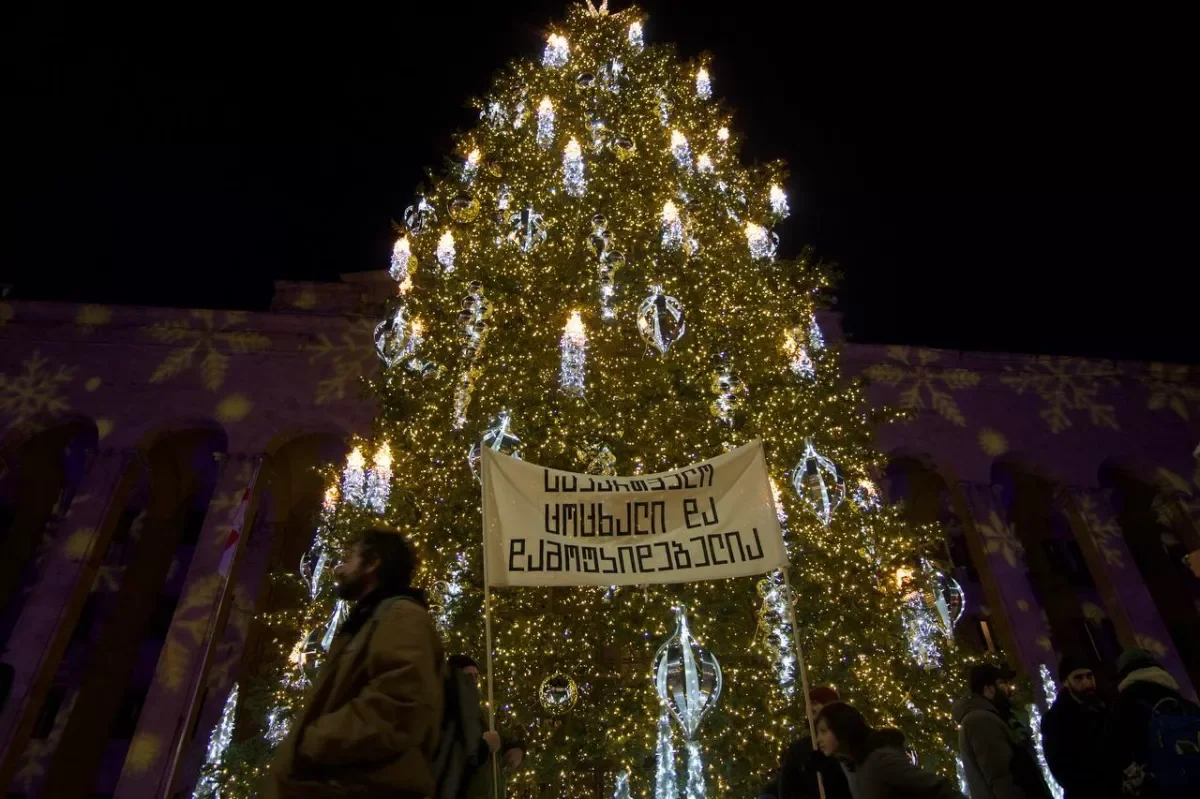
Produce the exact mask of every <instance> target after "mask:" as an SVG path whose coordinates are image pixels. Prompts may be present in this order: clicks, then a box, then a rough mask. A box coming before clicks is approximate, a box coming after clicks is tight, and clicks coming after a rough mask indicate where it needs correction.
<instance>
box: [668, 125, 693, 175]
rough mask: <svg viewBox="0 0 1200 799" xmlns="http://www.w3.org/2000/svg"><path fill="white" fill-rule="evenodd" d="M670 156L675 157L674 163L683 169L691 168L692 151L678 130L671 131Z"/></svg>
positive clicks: (685, 138)
mask: <svg viewBox="0 0 1200 799" xmlns="http://www.w3.org/2000/svg"><path fill="white" fill-rule="evenodd" d="M671 154H672V155H674V156H675V163H677V164H679V165H680V166H681V167H683V168H684V169H691V168H692V150H691V148H690V147H689V146H688V140H687V137H686V136H684V135H683V133H682V132H680V131H678V130H673V131H671Z"/></svg>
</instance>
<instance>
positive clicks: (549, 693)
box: [538, 671, 579, 716]
mask: <svg viewBox="0 0 1200 799" xmlns="http://www.w3.org/2000/svg"><path fill="white" fill-rule="evenodd" d="M538 701H539V702H540V703H541V705H542V707H543V708H544V709H545V710H547V711H549V713H550V714H551V715H553V716H561V715H563V714H565V713H568V712H570V710H571V708H573V707H575V703H576V702H578V701H579V686H578V685H576V684H575V680H573V679H571V678H570V677H569V676H567V675H566V674H563V673H562V672H561V671H558V672H555V673H554V674H551V675H550V676H549V677H547V678H546V679H544V680H542V684H541V685H540V686H539V687H538Z"/></svg>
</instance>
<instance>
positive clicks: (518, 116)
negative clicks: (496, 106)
mask: <svg viewBox="0 0 1200 799" xmlns="http://www.w3.org/2000/svg"><path fill="white" fill-rule="evenodd" d="M512 124H513V129H514V130H520V129H521V126H522V125H524V124H525V101H524V100H523V99H522V100H518V101H517V107H516V108H515V109H514V110H513V118H512Z"/></svg>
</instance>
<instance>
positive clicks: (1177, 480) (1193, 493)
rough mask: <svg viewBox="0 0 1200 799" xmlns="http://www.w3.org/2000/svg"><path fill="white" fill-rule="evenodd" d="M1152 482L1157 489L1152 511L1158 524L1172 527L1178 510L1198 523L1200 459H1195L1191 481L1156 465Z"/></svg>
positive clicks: (1199, 514)
mask: <svg viewBox="0 0 1200 799" xmlns="http://www.w3.org/2000/svg"><path fill="white" fill-rule="evenodd" d="M1154 482H1155V484H1156V485H1157V486H1158V490H1159V496H1158V498H1157V499H1156V500H1155V502H1154V512H1155V516H1156V518H1157V519H1158V522H1159V523H1160V524H1162V525H1163V526H1164V527H1173V526H1174V525H1175V524H1176V522H1177V521H1178V515H1177V514H1178V513H1180V512H1182V513H1184V514H1185V515H1186V516H1187V517H1189V518H1191V519H1193V520H1195V521H1196V522H1198V523H1200V460H1197V461H1196V472H1195V474H1194V475H1193V476H1192V482H1191V483H1188V481H1187V478H1186V477H1184V476H1182V475H1180V474H1176V473H1175V472H1173V471H1171V470H1170V469H1168V468H1166V467H1165V466H1160V467H1158V472H1157V473H1156V474H1155V480H1154ZM1193 484H1194V487H1193Z"/></svg>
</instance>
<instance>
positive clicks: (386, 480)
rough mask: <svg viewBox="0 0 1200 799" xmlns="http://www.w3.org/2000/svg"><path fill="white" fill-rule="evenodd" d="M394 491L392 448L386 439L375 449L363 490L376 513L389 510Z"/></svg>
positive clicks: (369, 505)
mask: <svg viewBox="0 0 1200 799" xmlns="http://www.w3.org/2000/svg"><path fill="white" fill-rule="evenodd" d="M391 493H392V449H391V447H389V446H388V443H387V442H386V441H384V442H383V443H381V444H380V445H379V449H377V450H375V457H374V458H373V459H372V460H371V470H370V472H368V473H367V479H366V486H365V488H364V490H363V494H364V498H365V503H366V506H367V507H368V508H370V509H371V510H372V511H374V512H375V513H383V512H384V511H385V510H387V502H388V497H389V496H391Z"/></svg>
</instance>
